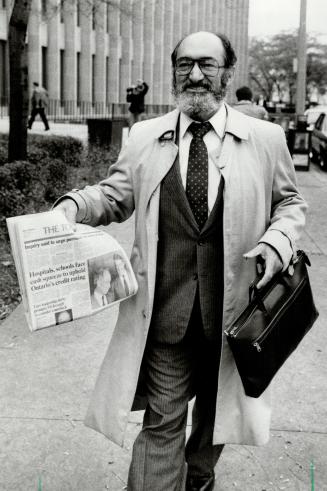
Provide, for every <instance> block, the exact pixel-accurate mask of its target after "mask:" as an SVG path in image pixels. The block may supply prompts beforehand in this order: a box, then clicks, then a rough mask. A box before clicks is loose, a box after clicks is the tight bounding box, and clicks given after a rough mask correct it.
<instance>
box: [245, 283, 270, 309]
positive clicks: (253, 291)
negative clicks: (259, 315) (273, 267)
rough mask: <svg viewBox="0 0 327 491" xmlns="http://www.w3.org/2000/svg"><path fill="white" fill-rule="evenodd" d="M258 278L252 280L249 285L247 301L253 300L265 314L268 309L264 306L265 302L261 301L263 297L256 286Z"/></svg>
mask: <svg viewBox="0 0 327 491" xmlns="http://www.w3.org/2000/svg"><path fill="white" fill-rule="evenodd" d="M258 281H259V279H256V280H254V282H253V283H251V285H250V287H249V303H251V302H252V301H255V302H256V304H257V305H258V308H259V309H260V310H261V312H264V313H265V314H268V311H267V309H266V307H265V304H264V302H263V298H262V296H261V293H260V290H259V289H258V288H257V285H256V284H257V283H258Z"/></svg>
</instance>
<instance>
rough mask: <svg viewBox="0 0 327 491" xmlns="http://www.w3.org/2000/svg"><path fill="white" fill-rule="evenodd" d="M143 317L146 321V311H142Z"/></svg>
mask: <svg viewBox="0 0 327 491" xmlns="http://www.w3.org/2000/svg"><path fill="white" fill-rule="evenodd" d="M142 315H143V317H144V319H146V310H142Z"/></svg>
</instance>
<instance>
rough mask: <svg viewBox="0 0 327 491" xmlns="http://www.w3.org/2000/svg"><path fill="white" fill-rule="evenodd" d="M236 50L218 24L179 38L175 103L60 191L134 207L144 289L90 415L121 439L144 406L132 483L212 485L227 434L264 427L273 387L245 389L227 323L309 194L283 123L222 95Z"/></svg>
mask: <svg viewBox="0 0 327 491" xmlns="http://www.w3.org/2000/svg"><path fill="white" fill-rule="evenodd" d="M235 63H236V56H235V53H234V50H233V48H232V47H231V45H230V43H229V41H228V39H227V38H226V37H225V36H223V35H216V34H213V33H210V32H197V33H193V34H190V35H188V36H186V37H185V38H184V39H182V40H181V41H180V42H179V43H178V45H177V46H176V48H175V50H174V52H173V53H172V71H173V92H174V95H175V99H176V105H177V109H176V110H175V111H173V112H171V113H169V114H167V115H165V116H163V117H160V118H156V119H153V120H148V121H143V122H141V123H137V124H135V125H134V126H133V128H132V130H131V132H130V136H129V139H128V142H127V144H126V146H125V147H124V148H123V150H122V152H121V154H120V156H119V159H118V161H117V163H116V164H114V165H113V166H112V167H111V168H110V170H109V176H108V178H107V179H105V180H104V181H102V182H101V183H100V184H99V185H97V186H89V187H86V188H85V189H84V190H81V191H76V190H75V191H74V192H72V193H68V195H66V196H65V197H64V198H69V199H64V200H63V201H59V205H58V206H60V207H61V208H62V209H63V211H64V212H65V213H66V215H67V217H68V218H69V219H70V220H71V221H73V222H74V221H75V220H77V221H82V222H84V223H88V224H90V225H94V226H96V225H99V224H108V223H110V222H112V221H123V220H125V219H127V218H128V217H129V216H130V215H131V214H132V213H133V211H134V210H135V242H134V246H133V250H132V256H131V262H132V266H133V268H134V271H135V274H136V278H137V280H138V283H139V290H138V293H137V294H136V295H135V296H134V297H131V298H130V299H128V300H126V301H125V302H123V303H122V304H121V308H120V314H119V318H118V322H117V325H116V328H115V330H114V333H113V336H112V338H111V342H110V345H109V348H108V351H107V355H106V358H105V361H104V363H103V366H102V369H101V370H100V374H99V377H98V380H97V384H96V387H95V391H94V394H93V398H92V401H91V404H90V407H89V410H88V414H87V416H86V424H87V425H88V426H90V427H92V428H94V429H96V430H97V431H100V432H102V433H103V434H105V435H106V436H107V437H108V438H110V439H111V440H113V441H114V442H116V443H118V444H120V445H123V442H124V435H125V432H126V427H127V423H128V417H129V412H130V410H131V408H132V409H141V408H145V409H146V410H145V414H144V419H143V426H142V430H141V432H140V433H139V435H138V436H137V438H136V440H135V443H134V447H133V456H132V462H131V466H130V470H129V476H128V485H127V489H128V490H129V491H150V490H151V491H179V490H184V489H186V490H187V491H192V490H193V491H194V490H202V491H204V490H211V489H213V488H214V481H215V475H214V468H215V465H216V463H217V460H218V458H219V456H220V454H221V451H222V449H223V445H224V444H225V443H237V444H249V445H261V444H263V443H266V441H267V440H268V438H269V421H270V407H269V389H267V390H266V391H265V392H264V394H263V395H262V396H261V397H259V398H258V399H253V398H250V397H247V396H246V395H245V393H244V389H243V387H242V383H241V379H240V377H239V374H238V372H237V368H236V365H235V362H234V359H233V356H232V354H231V352H230V350H229V347H228V343H227V342H226V339H225V337H224V335H223V330H224V329H225V328H227V327H228V326H229V325H231V323H232V322H233V320H234V318H235V317H236V316H237V315H238V314H239V312H240V311H241V310H242V309H243V307H244V306H245V305H246V304H247V302H248V287H249V284H250V282H251V281H252V280H253V279H254V278H255V276H256V260H255V259H254V258H255V257H256V256H259V255H260V256H261V258H262V259H263V260H264V272H263V274H262V278H261V280H260V282H259V283H258V287H259V288H260V287H262V286H263V285H264V284H266V283H267V282H268V281H269V280H270V279H271V277H272V276H273V275H274V274H275V273H277V272H278V271H279V270H281V269H284V270H286V268H287V267H288V265H289V262H290V259H291V257H292V254H293V250H294V248H295V240H296V239H297V238H298V236H299V233H300V232H301V230H302V228H303V226H304V212H305V209H306V205H305V203H304V201H303V199H302V198H301V197H300V196H299V193H298V191H297V188H296V183H295V174H294V168H293V164H292V160H291V158H290V156H289V153H288V150H287V146H286V142H285V137H284V135H283V130H282V129H281V128H280V127H279V126H277V125H273V124H271V123H268V122H264V121H259V120H256V119H254V118H249V117H247V116H245V115H243V114H241V113H239V112H237V111H235V110H233V109H232V108H230V107H229V106H228V105H227V104H226V103H225V102H224V97H225V95H226V91H227V88H228V86H229V84H230V82H231V80H232V78H233V73H234V66H235ZM250 258H252V259H250ZM193 397H195V402H194V407H193V413H192V430H191V434H190V436H189V439H188V441H187V443H186V445H185V440H186V437H185V429H186V423H187V410H188V402H189V400H190V399H191V398H193Z"/></svg>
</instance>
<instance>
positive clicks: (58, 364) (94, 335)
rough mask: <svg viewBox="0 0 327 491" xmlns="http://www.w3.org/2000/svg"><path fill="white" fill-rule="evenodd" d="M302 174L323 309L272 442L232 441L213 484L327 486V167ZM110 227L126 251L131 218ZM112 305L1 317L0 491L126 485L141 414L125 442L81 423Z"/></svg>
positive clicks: (279, 407)
mask: <svg viewBox="0 0 327 491" xmlns="http://www.w3.org/2000/svg"><path fill="white" fill-rule="evenodd" d="M0 131H1V130H0ZM298 180H299V183H300V189H301V191H302V193H303V195H304V197H305V198H306V199H307V200H308V202H309V204H310V206H311V207H310V211H309V214H308V224H307V228H306V232H305V234H304V237H303V240H302V242H301V244H299V246H300V247H302V248H304V249H305V250H306V251H307V252H308V253H309V256H310V259H311V261H312V267H311V269H310V273H311V279H312V287H313V290H314V294H315V299H316V303H317V306H318V310H319V311H320V317H319V319H318V321H317V323H316V324H315V326H314V328H313V330H312V331H311V332H310V333H309V334H308V336H307V337H306V338H305V340H304V341H303V343H302V344H301V346H300V347H299V349H298V350H297V351H296V353H295V354H294V355H293V356H292V357H291V358H290V359H289V360H288V361H287V363H286V365H285V366H284V367H283V368H282V370H281V371H280V373H279V374H278V375H277V378H276V381H275V382H274V385H275V398H274V413H273V422H272V432H271V440H270V442H269V444H268V445H267V446H265V447H261V448H257V447H246V446H237V445H228V446H227V447H226V448H225V450H224V452H223V455H222V458H221V459H220V461H219V464H218V465H217V468H216V475H217V480H216V486H215V491H234V490H240V491H274V490H283V489H285V490H291V491H308V490H310V489H311V490H313V489H314V490H316V491H323V490H327V457H326V456H327V409H326V408H327V404H326V401H327V390H326V386H327V384H326V380H327V356H326V355H327V330H326V329H325V325H326V321H327V296H326V284H327V262H326V256H327V229H326V211H327V174H324V173H323V172H321V171H320V170H319V169H317V168H315V167H312V168H311V170H310V172H301V173H300V172H299V173H298ZM108 231H109V232H110V233H111V234H112V235H114V236H115V237H116V238H117V239H118V240H119V241H120V242H121V243H122V245H123V246H124V247H125V248H126V250H127V252H130V248H131V239H132V237H133V219H130V220H129V221H127V222H125V223H124V224H119V225H118V224H112V225H110V226H109V227H108ZM109 312H110V311H109ZM116 314H117V313H116V311H115V312H110V314H109V315H108V311H107V312H102V313H101V314H98V315H97V316H94V317H92V318H86V319H81V320H77V321H74V322H73V323H72V324H63V325H60V326H56V327H53V328H50V329H45V330H42V331H37V332H35V333H33V334H32V333H30V332H29V330H28V328H27V326H26V324H25V321H24V318H23V312H22V308H21V307H18V308H17V309H16V310H15V311H14V312H13V313H12V315H11V316H10V317H9V318H8V319H7V320H6V321H5V322H4V323H3V324H2V325H1V330H0V354H1V357H0V374H1V389H2V397H1V399H0V425H1V426H0V454H1V457H0V463H1V467H0V490H1V491H32V490H40V489H42V491H101V490H106V489H107V490H110V491H119V490H122V489H124V486H126V479H127V472H128V466H129V462H130V456H131V448H132V444H133V440H134V438H135V436H136V434H137V433H138V431H139V429H140V423H141V420H142V414H141V413H133V414H131V416H130V424H129V427H128V433H127V438H126V442H125V447H124V448H123V449H122V448H120V447H118V446H116V445H114V444H112V443H110V442H109V441H108V440H106V439H105V438H104V437H103V436H101V435H99V434H97V433H95V432H94V431H92V430H90V429H88V428H86V427H84V426H83V417H84V415H85V412H86V408H87V405H88V401H89V398H90V393H91V390H92V387H93V385H94V382H95V378H96V374H97V372H98V369H99V366H100V364H101V361H102V359H103V356H104V353H105V350H106V346H107V344H108V341H109V339H110V336H111V334H112V331H113V327H114V323H115V318H116ZM312 461H313V462H314V465H315V487H314V488H313V487H311V481H310V462H312ZM39 479H40V483H42V486H40V487H38V484H39ZM153 491H156V490H153Z"/></svg>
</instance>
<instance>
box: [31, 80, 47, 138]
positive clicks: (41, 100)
mask: <svg viewBox="0 0 327 491" xmlns="http://www.w3.org/2000/svg"><path fill="white" fill-rule="evenodd" d="M33 86H34V89H33V93H32V98H31V105H32V111H31V117H30V119H29V120H28V129H29V130H31V129H32V126H33V123H34V121H35V118H36V116H37V115H38V114H39V115H40V118H41V119H42V121H43V123H44V129H45V131H48V130H49V129H50V128H49V123H48V119H47V116H46V114H45V110H46V108H47V107H48V93H47V91H46V90H45V88H44V87H40V86H39V84H38V83H37V82H33Z"/></svg>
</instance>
